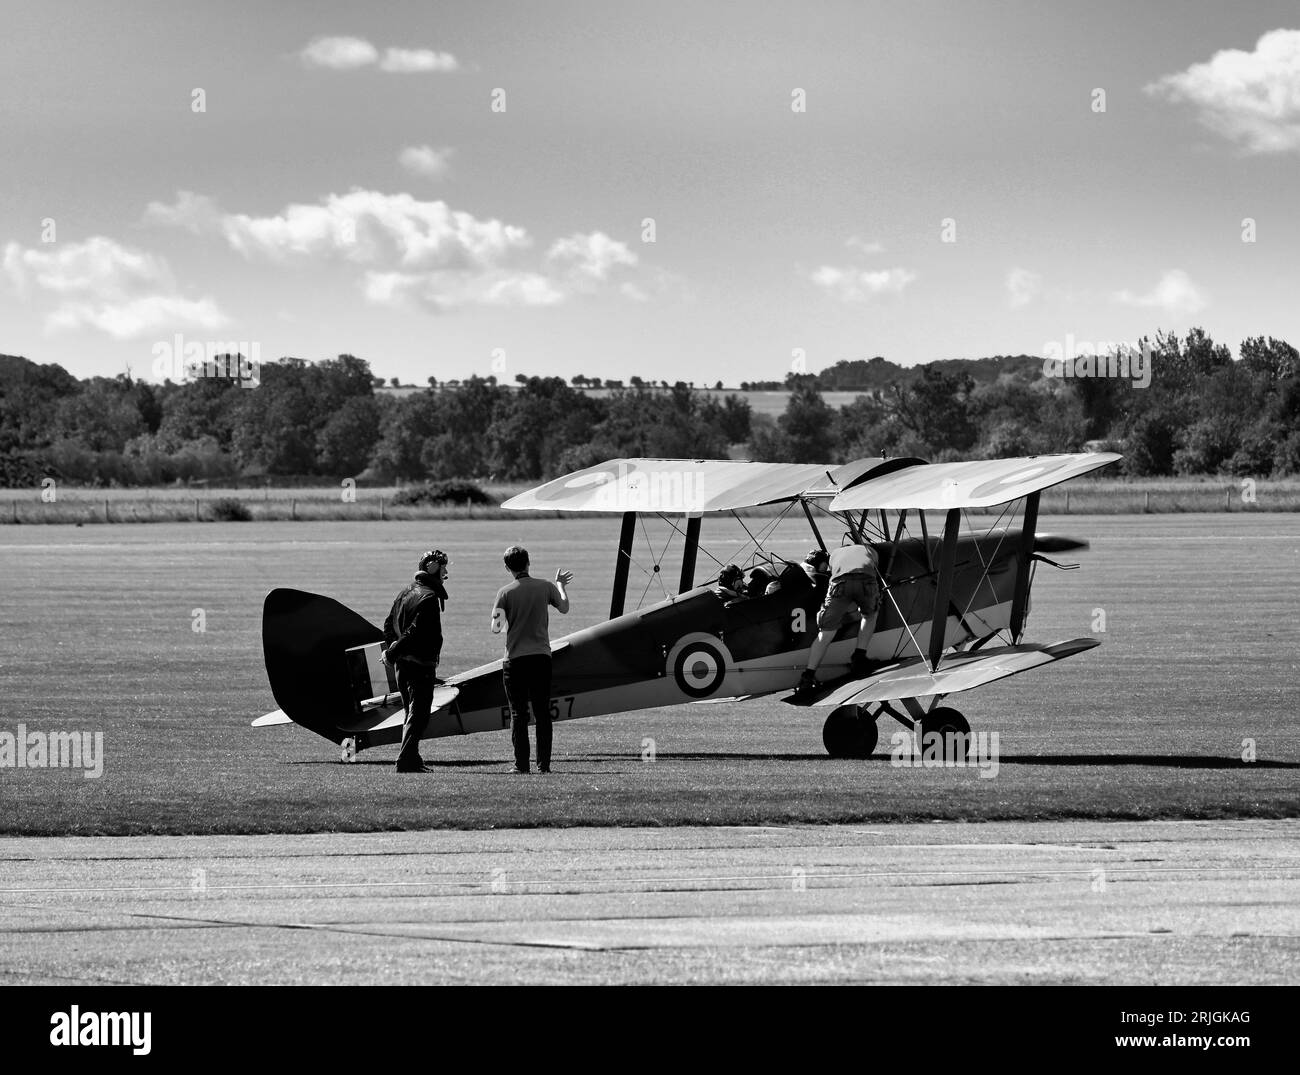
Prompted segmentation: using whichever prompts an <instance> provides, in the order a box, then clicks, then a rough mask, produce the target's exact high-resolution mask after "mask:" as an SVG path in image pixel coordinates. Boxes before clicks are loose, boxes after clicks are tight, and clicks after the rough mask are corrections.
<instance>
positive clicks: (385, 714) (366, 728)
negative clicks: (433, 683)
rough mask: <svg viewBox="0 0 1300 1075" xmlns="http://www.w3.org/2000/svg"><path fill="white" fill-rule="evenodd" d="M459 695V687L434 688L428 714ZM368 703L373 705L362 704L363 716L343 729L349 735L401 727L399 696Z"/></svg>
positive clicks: (401, 715)
mask: <svg viewBox="0 0 1300 1075" xmlns="http://www.w3.org/2000/svg"><path fill="white" fill-rule="evenodd" d="M459 694H460V688H459V687H445V686H444V687H434V688H433V707H432V709H431V710H430V712H431V713H437V712H438V711H439V710H441V709H446V708H447V706H449V705H451V703H452V702H454V701H455V700H456V698H457V696H458V695H459ZM370 702H374V703H375V704H374V705H369V704H368V703H363V705H362V709H364V710H365V715H364V716H362V718H361V719H360V720H358V721H354V722H353V723H352V724H350V725H348V726H347V727H346V728H345V729H344V731H346V732H347V733H348V734H349V735H355V734H356V733H357V732H374V731H378V730H379V729H381V728H400V727H401V726H402V722H403V721H404V720H405V719H406V710H405V709H404V708H403V707H402V696H401V695H400V694H390V695H388V696H387V698H372V699H370ZM390 706H396V707H397V708H396V709H395V710H393V711H392V712H390V711H389V707H390Z"/></svg>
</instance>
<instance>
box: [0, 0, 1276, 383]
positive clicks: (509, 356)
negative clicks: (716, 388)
mask: <svg viewBox="0 0 1300 1075" xmlns="http://www.w3.org/2000/svg"><path fill="white" fill-rule="evenodd" d="M0 24H2V25H3V28H4V29H3V33H0V159H2V160H3V170H2V171H0V353H5V354H19V355H24V356H26V357H28V358H30V359H32V360H33V361H36V362H57V363H59V364H60V365H62V366H64V367H65V368H66V369H68V370H69V371H70V372H72V373H74V374H76V375H77V376H80V377H86V376H90V375H106V376H112V375H115V374H117V373H121V372H123V371H124V370H129V371H131V372H132V374H133V375H134V376H137V377H144V378H146V379H158V376H159V375H160V374H161V373H162V372H163V370H164V367H165V365H166V356H167V355H168V354H169V353H170V349H174V341H175V340H176V336H177V335H178V334H179V335H180V336H181V337H182V340H183V342H184V343H186V344H192V343H194V342H196V341H197V342H199V343H202V344H207V345H211V344H213V343H224V342H227V341H229V342H238V343H241V344H246V345H247V346H246V347H241V350H244V351H245V353H248V352H249V351H250V350H252V349H253V346H254V345H256V353H257V354H258V356H260V358H261V360H262V361H269V360H272V359H275V358H278V357H280V356H283V355H293V356H297V357H300V358H307V359H311V360H319V359H323V358H329V357H332V356H334V355H337V354H341V353H350V354H354V355H357V356H359V357H361V358H364V359H366V360H367V361H368V362H369V363H370V365H371V368H372V369H373V370H374V372H375V373H376V374H378V375H380V376H382V377H384V378H390V377H394V376H395V377H399V378H400V379H401V380H402V381H403V382H405V383H423V382H424V381H425V380H426V379H427V378H428V377H429V376H430V375H432V376H436V377H437V378H438V379H439V380H448V379H457V378H460V379H463V378H465V377H468V376H470V375H471V374H479V375H483V376H486V375H488V374H496V375H497V376H498V377H499V378H500V379H502V380H505V381H510V380H513V378H514V376H515V375H517V374H520V373H523V374H529V375H532V374H541V375H560V376H564V377H566V378H568V377H571V376H573V375H574V374H582V375H585V376H589V377H590V376H598V377H602V378H619V379H623V380H627V379H629V378H630V377H631V376H632V375H634V374H639V375H641V376H643V377H650V378H654V379H667V380H670V381H673V380H684V381H694V382H696V383H708V384H712V383H714V382H715V381H718V380H721V381H722V382H723V383H724V384H726V385H728V386H733V385H736V384H738V383H739V382H740V381H742V380H744V381H754V380H780V379H782V378H783V377H784V376H785V374H786V373H787V372H789V371H791V370H792V369H795V370H802V369H807V370H811V371H815V370H819V369H822V368H824V367H826V366H829V365H832V364H834V363H835V362H837V361H840V360H843V359H860V358H870V357H872V356H874V355H883V356H885V357H886V358H888V359H891V360H892V361H895V362H900V363H903V364H905V365H912V364H915V363H918V362H926V361H931V360H934V359H940V358H959V357H979V356H982V355H991V354H1019V353H1027V354H1043V353H1044V352H1045V350H1047V349H1048V348H1049V347H1051V346H1052V345H1056V346H1058V347H1061V346H1064V347H1066V348H1068V347H1069V345H1070V343H1071V341H1075V342H1083V341H1086V342H1096V343H1100V342H1102V341H1106V342H1111V341H1115V342H1119V341H1135V340H1137V339H1138V338H1139V337H1141V336H1143V335H1152V334H1154V332H1155V331H1156V330H1157V329H1164V330H1167V331H1170V330H1172V331H1177V332H1180V333H1182V332H1185V331H1186V330H1187V329H1188V328H1189V327H1192V326H1196V325H1200V326H1203V327H1204V328H1205V329H1206V330H1207V331H1208V332H1209V333H1210V334H1211V335H1212V336H1214V337H1215V338H1216V339H1217V340H1219V341H1221V342H1226V343H1228V344H1229V345H1230V346H1232V347H1233V348H1234V349H1235V348H1236V346H1237V344H1238V343H1239V342H1240V340H1241V339H1243V338H1245V337H1247V336H1257V335H1264V336H1268V335H1272V336H1277V337H1281V338H1286V339H1289V340H1290V341H1291V342H1293V343H1296V344H1300V302H1297V295H1300V286H1298V285H1300V258H1297V253H1298V252H1300V212H1298V211H1297V210H1298V208H1300V206H1298V202H1300V182H1297V178H1298V176H1297V165H1298V164H1300V9H1298V8H1297V7H1296V5H1295V4H1294V3H1293V2H1288V3H1269V2H1255V3H1243V4H1237V5H1231V6H1229V5H1222V4H1219V3H1197V2H1187V0H1154V2H1148V3H1143V4H1140V5H1132V4H1129V3H1106V2H1090V3H1086V4H1084V3H1073V4H1064V3H1056V4H1045V3H1019V2H999V3H992V2H986V3H976V2H970V0H954V2H948V3H909V4H897V3H892V2H888V3H880V4H877V3H868V2H853V3H838V2H822V3H800V4H795V3H789V2H786V3H776V2H751V3H726V2H710V3H707V4H706V3H700V2H698V0H694V2H688V3H677V2H664V3H658V2H657V3H648V2H642V3H628V2H624V0H605V2H599V3H597V2H589V3H576V2H535V3H528V4H523V3H513V4H512V3H502V2H491V0H489V2H474V3H430V2H427V0H425V2H420V3H410V4H406V3H375V4H371V5H356V4H353V3H338V2H333V0H324V2H313V3H276V4H262V3H239V2H228V3H222V4H210V3H203V4H198V3H190V2H187V0H174V2H169V3H145V2H135V3H129V4H116V5H99V4H90V3H79V4H72V3H64V2H59V0H39V2H28V0H0ZM1246 240H1251V241H1246Z"/></svg>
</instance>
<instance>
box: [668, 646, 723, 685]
mask: <svg viewBox="0 0 1300 1075" xmlns="http://www.w3.org/2000/svg"><path fill="white" fill-rule="evenodd" d="M667 664H668V672H669V674H671V675H672V677H673V682H674V683H676V684H677V687H678V689H679V690H681V691H682V693H684V694H687V695H689V696H690V697H692V698H707V697H708V696H709V695H710V694H713V693H714V692H715V691H717V689H718V688H719V687H721V686H722V681H723V680H724V679H726V678H727V670H728V669H729V668H730V666H731V654H730V653H728V652H727V647H726V646H725V645H724V644H723V642H722V640H721V639H719V638H717V637H715V636H714V635H710V634H691V635H687V636H686V637H684V638H681V639H678V641H677V645H675V646H674V647H673V648H672V651H671V652H670V653H669V654H668V661H667Z"/></svg>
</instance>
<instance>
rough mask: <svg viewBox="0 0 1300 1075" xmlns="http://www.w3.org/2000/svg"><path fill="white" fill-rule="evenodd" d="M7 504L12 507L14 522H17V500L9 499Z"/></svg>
mask: <svg viewBox="0 0 1300 1075" xmlns="http://www.w3.org/2000/svg"><path fill="white" fill-rule="evenodd" d="M9 506H10V507H11V508H13V512H14V522H17V521H18V501H16V500H11V501H9Z"/></svg>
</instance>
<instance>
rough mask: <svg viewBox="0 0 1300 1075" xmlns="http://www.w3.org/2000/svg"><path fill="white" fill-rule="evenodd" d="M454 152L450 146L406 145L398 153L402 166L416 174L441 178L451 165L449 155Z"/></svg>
mask: <svg viewBox="0 0 1300 1075" xmlns="http://www.w3.org/2000/svg"><path fill="white" fill-rule="evenodd" d="M454 152H455V150H453V149H452V148H451V147H450V146H442V147H440V148H438V149H434V148H433V147H432V146H407V147H406V148H405V149H403V150H402V152H401V153H400V154H399V155H398V158H397V159H398V161H399V162H400V163H401V165H402V167H403V168H405V169H406V170H407V171H409V172H414V173H415V174H416V175H422V176H426V177H427V178H429V179H441V178H443V176H445V175H446V174H447V172H448V171H449V170H450V167H451V156H452V154H453V153H454Z"/></svg>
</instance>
